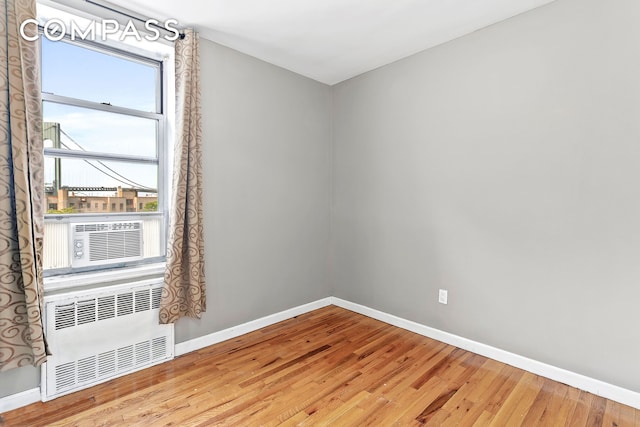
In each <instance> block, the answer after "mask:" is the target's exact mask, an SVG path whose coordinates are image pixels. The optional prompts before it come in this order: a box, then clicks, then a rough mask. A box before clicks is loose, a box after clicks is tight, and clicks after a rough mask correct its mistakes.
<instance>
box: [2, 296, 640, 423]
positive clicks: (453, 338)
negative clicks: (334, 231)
mask: <svg viewBox="0 0 640 427" xmlns="http://www.w3.org/2000/svg"><path fill="white" fill-rule="evenodd" d="M328 305H336V306H338V307H342V308H345V309H347V310H351V311H354V312H356V313H360V314H363V315H365V316H368V317H371V318H374V319H377V320H380V321H382V322H385V323H388V324H390V325H394V326H397V327H399V328H402V329H406V330H408V331H411V332H415V333H417V334H420V335H423V336H426V337H429V338H432V339H435V340H438V341H442V342H444V343H447V344H450V345H454V346H456V347H459V348H462V349H464V350H468V351H471V352H474V353H477V354H479V355H482V356H485V357H489V358H491V359H494V360H497V361H499V362H502V363H506V364H508V365H511V366H515V367H516V368H520V369H524V370H526V371H529V372H532V373H534V374H536V375H540V376H543V377H545V378H549V379H552V380H554V381H558V382H561V383H563V384H567V385H569V386H572V387H576V388H579V389H581V390H584V391H588V392H590V393H593V394H595V395H598V396H602V397H605V398H607V399H611V400H614V401H616V402H620V403H622V404H625V405H629V406H632V407H634V408H637V409H640V393H637V392H635V391H632V390H627V389H624V388H622V387H618V386H616V385H613V384H609V383H606V382H604V381H600V380H596V379H594V378H590V377H587V376H585V375H581V374H578V373H575V372H571V371H567V370H565V369H561V368H558V367H555V366H552V365H548V364H546V363H543V362H539V361H537V360H533V359H529V358H527V357H524V356H520V355H518V354H515V353H511V352H508V351H505V350H501V349H499V348H496V347H492V346H490V345H486V344H482V343H479V342H476V341H472V340H470V339H467V338H464V337H461V336H458V335H454V334H451V333H448V332H444V331H441V330H439V329H435V328H431V327H429V326H425V325H422V324H420V323H417V322H413V321H411V320H407V319H403V318H401V317H398V316H394V315H392V314H388V313H384V312H382V311H379V310H375V309H373V308H369V307H366V306H364V305H360V304H356V303H352V302H349V301H346V300H343V299H341V298H336V297H328V298H323V299H320V300H317V301H314V302H311V303H308V304H304V305H300V306H297V307H294V308H291V309H288V310H285V311H281V312H279V313H275V314H272V315H269V316H265V317H262V318H260V319H256V320H252V321H250V322H247V323H243V324H241V325H238V326H234V327H231V328H228V329H224V330H222V331H218V332H214V333H212V334H209V335H205V336H202V337H198V338H195V339H192V340H189V341H185V342H182V343H178V344H176V346H175V355H176V356H180V355H183V354H186V353H189V352H192V351H195V350H199V349H201V348H204V347H207V346H210V345H213V344H217V343H219V342H222V341H226V340H228V339H231V338H235V337H238V336H240V335H243V334H246V333H248V332H253V331H256V330H258V329H260V328H264V327H265V326H269V325H273V324H274V323H278V322H281V321H283V320H287V319H290V318H292V317H294V316H299V315H301V314H304V313H307V312H310V311H313V310H316V309H318V308H322V307H326V306H328ZM39 401H40V389H39V388H34V389H31V390H26V391H23V392H21V393H16V394H13V395H11V396H6V397H3V398H0V413H2V412H6V411H10V410H12V409H17V408H20V407H22V406H26V405H29V404H31V403H35V402H39Z"/></svg>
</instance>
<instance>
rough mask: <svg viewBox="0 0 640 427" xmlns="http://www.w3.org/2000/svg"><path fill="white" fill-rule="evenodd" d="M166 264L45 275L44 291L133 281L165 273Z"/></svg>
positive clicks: (49, 291)
mask: <svg viewBox="0 0 640 427" xmlns="http://www.w3.org/2000/svg"><path fill="white" fill-rule="evenodd" d="M165 266H166V264H165V263H164V262H160V263H156V264H148V265H141V266H137V267H127V268H117V269H113V270H103V271H96V272H90V273H76V274H67V275H64V276H55V277H45V278H44V292H45V294H48V293H51V292H59V291H66V290H69V289H74V288H79V287H88V286H95V285H101V284H103V285H104V284H112V283H117V282H122V281H133V280H138V279H141V278H145V277H150V276H155V277H159V276H162V275H163V274H164V270H165Z"/></svg>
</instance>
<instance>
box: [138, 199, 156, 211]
mask: <svg viewBox="0 0 640 427" xmlns="http://www.w3.org/2000/svg"><path fill="white" fill-rule="evenodd" d="M142 210H143V211H145V212H157V211H158V201H157V200H155V201H153V202H148V203H145V204H144V208H142Z"/></svg>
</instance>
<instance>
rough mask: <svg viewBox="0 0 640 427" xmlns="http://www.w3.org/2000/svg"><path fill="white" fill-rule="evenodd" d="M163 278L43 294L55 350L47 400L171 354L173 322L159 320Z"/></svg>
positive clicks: (47, 371) (46, 379)
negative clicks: (59, 293)
mask: <svg viewBox="0 0 640 427" xmlns="http://www.w3.org/2000/svg"><path fill="white" fill-rule="evenodd" d="M161 293H162V283H161V280H160V279H153V280H146V281H140V282H135V283H131V284H127V285H115V286H109V287H108V288H101V289H99V290H90V291H80V292H72V293H68V294H65V295H53V296H46V297H45V328H46V333H47V340H48V343H49V347H50V350H51V353H52V356H49V357H48V359H47V363H45V364H44V365H43V367H42V400H43V401H47V400H51V399H53V398H55V397H58V396H62V395H64V394H68V393H71V392H74V391H78V390H81V389H84V388H87V387H90V386H93V385H95V384H99V383H101V382H104V381H107V380H109V379H112V378H115V377H118V376H122V375H124V374H127V373H130V372H133V371H137V370H140V369H143V368H146V367H149V366H152V365H155V364H158V363H161V362H164V361H167V360H170V359H172V358H173V348H174V347H173V346H174V339H173V325H160V324H158V311H159V310H158V309H159V307H160V295H161Z"/></svg>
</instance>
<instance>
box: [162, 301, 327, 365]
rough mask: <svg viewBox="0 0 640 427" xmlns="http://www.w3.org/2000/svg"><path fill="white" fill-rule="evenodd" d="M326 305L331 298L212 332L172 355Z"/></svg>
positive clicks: (182, 346)
mask: <svg viewBox="0 0 640 427" xmlns="http://www.w3.org/2000/svg"><path fill="white" fill-rule="evenodd" d="M328 305H331V297H328V298H323V299H320V300H317V301H313V302H310V303H308V304H304V305H299V306H297V307H294V308H290V309H288V310H284V311H281V312H279V313H275V314H271V315H269V316H265V317H261V318H260V319H256V320H252V321H250V322H247V323H243V324H241V325H238V326H232V327H231V328H228V329H223V330H222V331H218V332H214V333H212V334H209V335H204V336H201V337H198V338H194V339H192V340H189V341H185V342H181V343H178V344H176V346H175V352H174V354H175V356H181V355H183V354H186V353H190V352H192V351H196V350H200V349H201V348H204V347H208V346H210V345H213V344H217V343H219V342H222V341H226V340H229V339H231V338H236V337H239V336H240V335H244V334H246V333H249V332H253V331H256V330H258V329H260V328H264V327H265V326H269V325H273V324H274V323H278V322H282V321H283V320H287V319H290V318H292V317H294V316H299V315H301V314H304V313H308V312H310V311H313V310H317V309H319V308H322V307H326V306H328Z"/></svg>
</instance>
